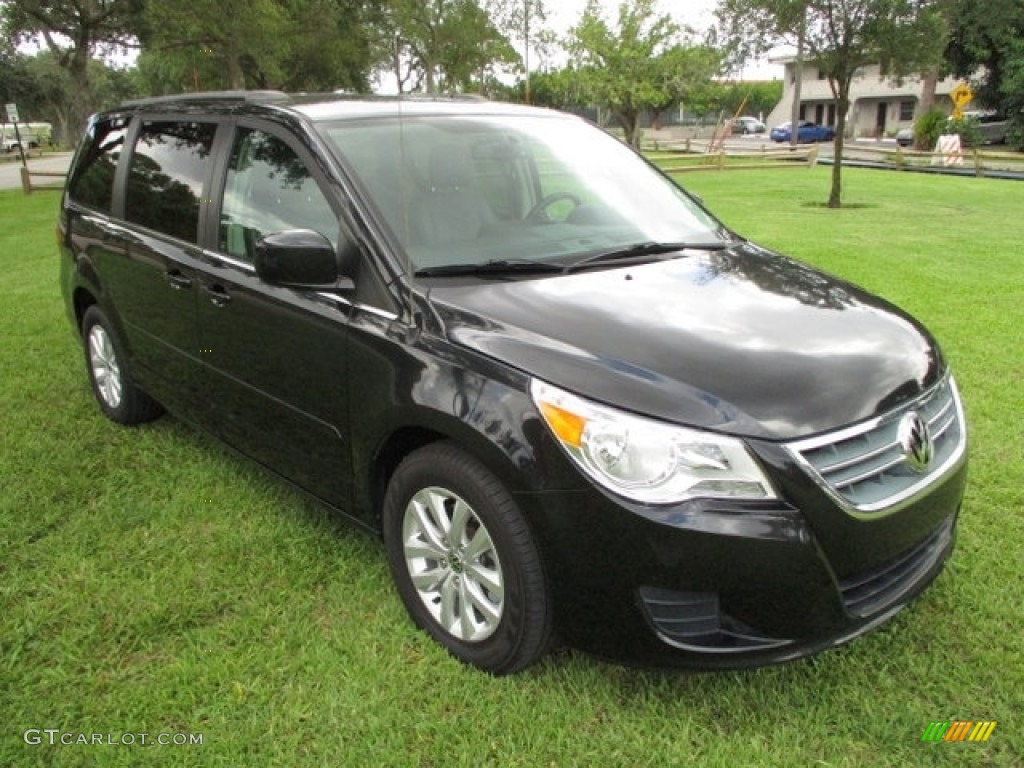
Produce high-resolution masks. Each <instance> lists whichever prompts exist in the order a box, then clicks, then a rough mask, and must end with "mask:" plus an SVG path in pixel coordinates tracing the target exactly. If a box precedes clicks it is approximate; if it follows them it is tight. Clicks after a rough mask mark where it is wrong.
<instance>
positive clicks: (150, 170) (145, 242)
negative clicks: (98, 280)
mask: <svg viewBox="0 0 1024 768" xmlns="http://www.w3.org/2000/svg"><path fill="white" fill-rule="evenodd" d="M217 130H218V126H217V124H216V123H214V122H203V121H196V120H190V119H186V120H182V119H180V118H177V117H167V118H157V117H137V118H135V121H134V123H133V125H132V129H131V131H129V133H128V143H129V144H130V145H131V146H132V150H131V153H130V155H129V156H128V158H127V163H124V162H122V163H121V166H122V167H121V168H119V170H118V176H117V179H118V181H117V183H116V185H115V189H116V190H117V191H116V192H115V194H114V200H113V208H114V212H115V214H116V218H118V219H121V220H123V221H125V222H126V224H125V225H124V226H123V227H120V233H119V236H120V238H122V240H123V247H122V248H119V249H117V250H116V251H115V250H109V251H108V252H107V253H105V255H104V259H103V263H102V264H101V265H99V269H98V271H99V274H100V275H101V276H102V277H103V279H104V281H105V289H106V295H105V296H104V300H105V301H106V302H107V304H108V306H110V307H112V308H113V311H114V312H115V314H116V315H117V317H118V319H119V321H120V323H121V325H122V328H123V331H124V334H125V338H126V341H127V344H128V346H129V349H130V353H131V355H132V357H133V360H134V363H135V366H136V369H137V371H138V372H139V374H140V375H142V376H143V377H144V379H145V380H146V381H147V389H148V390H149V391H152V392H153V394H154V395H156V396H157V397H158V398H159V399H160V400H162V401H164V402H165V403H166V404H167V405H170V406H176V409H177V410H181V409H182V408H184V409H186V410H188V409H189V408H190V404H191V403H192V402H194V401H195V400H196V399H197V397H198V396H199V393H198V390H197V386H198V380H197V377H196V375H195V373H196V358H197V355H198V351H199V350H198V343H197V341H198V339H197V335H196V325H195V323H196V286H195V264H196V262H197V259H198V257H199V254H200V249H199V246H198V244H197V243H198V233H199V229H200V224H201V222H203V221H205V217H206V215H207V213H208V212H207V210H206V208H207V205H206V202H205V201H206V200H208V199H209V194H208V191H207V190H208V188H209V184H210V180H211V178H212V174H211V163H210V160H211V152H212V148H213V144H214V138H215V136H216V133H217Z"/></svg>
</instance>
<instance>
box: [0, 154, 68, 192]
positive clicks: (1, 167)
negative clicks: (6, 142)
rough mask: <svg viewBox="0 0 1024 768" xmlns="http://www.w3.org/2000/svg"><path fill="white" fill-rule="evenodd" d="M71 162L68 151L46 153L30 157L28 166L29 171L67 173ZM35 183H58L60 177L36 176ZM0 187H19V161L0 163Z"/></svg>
mask: <svg viewBox="0 0 1024 768" xmlns="http://www.w3.org/2000/svg"><path fill="white" fill-rule="evenodd" d="M70 163H71V153H70V152H54V153H47V154H45V155H43V156H42V157H30V158H29V159H28V168H29V170H30V171H46V172H47V173H51V172H52V173H67V170H68V165H69V164H70ZM33 182H34V183H36V184H59V183H61V179H59V178H53V179H47V178H45V177H43V178H37V179H33ZM0 189H21V161H20V160H19V161H18V162H12V161H7V162H4V163H0Z"/></svg>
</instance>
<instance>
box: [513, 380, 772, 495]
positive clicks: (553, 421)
mask: <svg viewBox="0 0 1024 768" xmlns="http://www.w3.org/2000/svg"><path fill="white" fill-rule="evenodd" d="M530 394H531V395H532V396H533V401H534V403H536V405H537V409H538V410H539V411H540V413H541V416H542V417H543V418H544V422H545V423H546V424H547V425H548V428H550V430H551V431H552V433H554V435H555V437H556V438H557V439H558V442H559V443H561V444H562V447H563V448H564V449H565V450H566V452H568V454H569V455H570V456H571V457H572V458H573V460H574V461H575V462H576V463H577V464H578V465H579V466H580V467H581V468H582V469H583V471H584V472H586V473H587V474H588V475H589V476H590V477H591V478H593V479H594V480H595V481H596V482H598V483H600V484H601V485H602V486H604V487H605V488H607V489H608V490H610V491H613V492H614V493H617V494H619V495H621V496H625V497H626V498H628V499H632V500H633V501H639V502H643V503H646V504H678V503H679V502H682V501H686V500H688V499H695V498H728V499H774V498H777V496H776V494H775V491H774V490H773V488H772V485H771V483H770V482H769V481H768V478H766V477H765V475H764V472H762V471H761V468H760V467H759V466H758V464H757V462H756V461H754V458H753V457H752V456H751V455H750V452H749V451H748V450H747V447H746V446H745V445H744V444H743V442H742V441H741V440H738V439H736V438H734V437H726V436H724V435H716V434H714V433H711V432H703V431H700V430H696V429H688V428H686V427H679V426H675V425H673V424H666V423H664V422H660V421H655V420H653V419H648V418H644V417H642V416H636V415H633V414H631V413H626V412H625V411H620V410H618V409H616V408H611V407H609V406H607V405H600V404H598V403H594V402H591V401H590V400H585V399H584V398H582V397H579V396H577V395H573V394H571V393H569V392H566V391H565V390H562V389H558V388H557V387H554V386H552V385H550V384H546V383H544V382H542V381H538V380H537V379H534V380H533V381H532V382H531V384H530Z"/></svg>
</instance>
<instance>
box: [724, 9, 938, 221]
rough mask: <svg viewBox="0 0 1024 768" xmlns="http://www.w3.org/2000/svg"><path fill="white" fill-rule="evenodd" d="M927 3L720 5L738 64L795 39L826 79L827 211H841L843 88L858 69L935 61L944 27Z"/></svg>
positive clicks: (846, 102)
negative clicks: (829, 129) (829, 124)
mask: <svg viewBox="0 0 1024 768" xmlns="http://www.w3.org/2000/svg"><path fill="white" fill-rule="evenodd" d="M936 6H937V3H936V2H934V0H720V2H719V6H718V12H717V13H718V19H719V23H720V24H721V26H722V32H723V33H724V35H725V37H726V39H728V40H729V41H730V43H731V47H732V49H733V51H734V52H738V54H739V56H740V57H746V56H749V55H750V54H751V53H763V52H764V51H766V50H767V49H768V48H770V47H771V46H773V45H777V44H779V43H793V42H794V41H796V40H797V39H798V38H800V37H802V38H803V47H804V51H805V53H806V59H807V61H809V62H812V63H813V64H815V65H816V66H817V67H818V68H819V70H820V71H821V72H822V73H823V74H824V75H825V76H826V77H827V78H828V82H829V86H830V87H831V89H832V95H833V97H834V98H835V102H836V115H837V125H836V139H835V162H834V163H833V166H832V187H831V190H830V192H829V198H828V206H829V207H830V208H838V207H840V205H841V204H842V159H843V147H844V143H845V140H846V120H847V116H848V113H849V111H850V85H851V82H852V81H853V77H854V75H855V74H856V73H857V70H858V69H860V68H861V67H864V66H867V65H869V64H881V65H882V66H883V67H884V68H885V69H886V70H887V71H888V72H889V74H890V75H892V76H895V77H899V76H901V75H906V74H909V73H910V72H920V71H921V70H922V69H926V68H927V66H928V65H929V64H931V63H932V62H934V61H935V60H936V57H937V55H938V52H939V51H940V50H941V46H942V45H943V41H944V40H945V36H944V31H945V27H944V24H943V20H942V17H941V14H940V13H939V11H938V9H937V7H936Z"/></svg>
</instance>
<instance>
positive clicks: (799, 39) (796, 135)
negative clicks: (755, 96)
mask: <svg viewBox="0 0 1024 768" xmlns="http://www.w3.org/2000/svg"><path fill="white" fill-rule="evenodd" d="M806 27H807V16H806V15H804V16H801V17H800V29H799V30H798V31H797V33H796V66H795V73H796V74H795V77H794V78H793V109H792V111H791V112H790V118H789V129H790V130H789V143H790V144H791V145H792V146H794V147H795V146H796V145H797V144H799V143H800V91H801V86H802V85H803V80H804V33H805V31H806Z"/></svg>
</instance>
